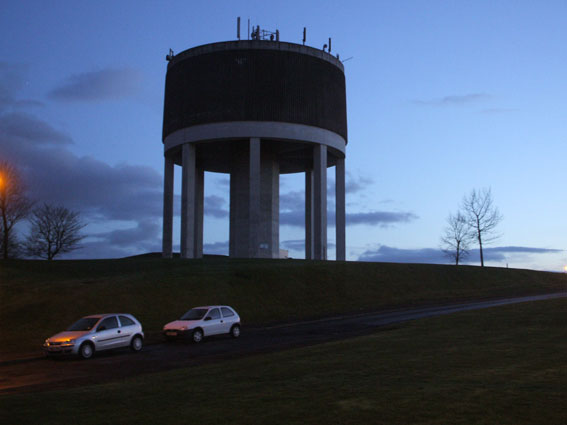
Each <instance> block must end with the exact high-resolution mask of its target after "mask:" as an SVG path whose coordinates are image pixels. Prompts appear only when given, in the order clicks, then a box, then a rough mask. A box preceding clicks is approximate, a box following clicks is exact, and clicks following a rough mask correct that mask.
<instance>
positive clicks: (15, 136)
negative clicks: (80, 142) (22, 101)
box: [0, 112, 73, 145]
mask: <svg viewBox="0 0 567 425" xmlns="http://www.w3.org/2000/svg"><path fill="white" fill-rule="evenodd" d="M0 137H2V138H3V139H5V140H12V141H13V143H33V144H56V145H66V144H71V143H73V140H72V139H71V136H69V135H68V134H65V133H63V132H61V131H58V130H56V129H54V128H53V127H52V126H51V125H49V124H48V123H46V122H45V121H42V120H41V119H39V118H37V117H35V116H33V115H30V114H27V113H23V112H10V113H5V114H2V115H0Z"/></svg>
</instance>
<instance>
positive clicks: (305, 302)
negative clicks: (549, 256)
mask: <svg viewBox="0 0 567 425" xmlns="http://www.w3.org/2000/svg"><path fill="white" fill-rule="evenodd" d="M565 288H566V279H565V276H563V275H560V274H554V273H543V272H535V271H529V270H514V269H499V268H485V269H481V268H480V267H458V268H457V267H453V266H439V265H425V264H421V265H417V264H416V265H412V264H387V263H354V262H347V263H335V262H308V261H301V260H287V261H282V260H234V259H227V258H210V259H204V260H179V259H175V260H163V259H159V258H130V259H121V260H88V261H55V262H46V261H9V262H0V307H1V308H0V354H1V353H2V352H3V353H8V352H12V353H13V352H16V351H29V350H37V349H38V347H39V346H40V345H41V343H42V341H43V339H44V338H46V337H48V336H50V335H52V334H53V333H55V332H57V331H60V330H62V329H64V328H65V327H67V326H68V325H69V324H70V323H72V322H73V321H75V320H76V319H78V318H79V317H81V316H84V315H86V314H93V313H100V312H129V313H132V314H134V315H135V316H136V317H138V319H139V320H140V321H141V322H142V324H143V325H144V328H145V330H146V332H148V333H150V334H152V333H156V332H159V330H160V329H161V327H162V325H163V324H164V323H166V322H168V321H170V320H173V319H175V318H177V317H179V316H180V315H181V314H182V313H183V312H185V311H186V310H187V309H188V308H190V307H192V306H196V305H204V304H216V303H223V304H229V305H232V306H234V307H235V308H236V309H237V311H238V312H239V313H240V314H241V316H242V318H243V321H244V323H245V324H261V323H267V322H273V321H290V320H300V319H303V318H309V317H320V316H326V315H332V314H340V313H345V312H356V311H364V310H377V309H380V308H382V307H386V306H396V305H414V304H420V303H426V302H442V301H447V300H453V299H457V298H468V297H473V298H479V297H496V296H508V295H518V294H532V293H541V292H548V291H558V290H565Z"/></svg>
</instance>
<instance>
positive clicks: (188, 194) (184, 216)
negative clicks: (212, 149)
mask: <svg viewBox="0 0 567 425" xmlns="http://www.w3.org/2000/svg"><path fill="white" fill-rule="evenodd" d="M195 156H196V153H195V146H194V145H193V144H191V143H185V144H184V145H183V147H182V165H183V171H182V173H181V174H182V177H181V253H180V255H181V258H195V188H196V178H195V177H196V175H195V174H196V173H195V172H196V167H195V165H196V158H195Z"/></svg>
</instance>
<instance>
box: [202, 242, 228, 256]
mask: <svg viewBox="0 0 567 425" xmlns="http://www.w3.org/2000/svg"><path fill="white" fill-rule="evenodd" d="M203 253H204V254H213V255H228V241H224V242H213V243H205V244H203Z"/></svg>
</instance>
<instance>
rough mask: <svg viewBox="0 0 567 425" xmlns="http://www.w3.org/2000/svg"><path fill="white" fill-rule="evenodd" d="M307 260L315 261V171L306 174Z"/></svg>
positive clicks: (308, 171)
mask: <svg viewBox="0 0 567 425" xmlns="http://www.w3.org/2000/svg"><path fill="white" fill-rule="evenodd" d="M305 259H306V260H312V259H313V170H307V171H306V172H305Z"/></svg>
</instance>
